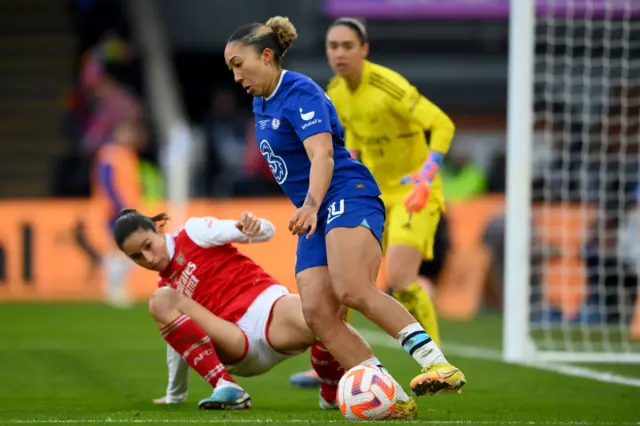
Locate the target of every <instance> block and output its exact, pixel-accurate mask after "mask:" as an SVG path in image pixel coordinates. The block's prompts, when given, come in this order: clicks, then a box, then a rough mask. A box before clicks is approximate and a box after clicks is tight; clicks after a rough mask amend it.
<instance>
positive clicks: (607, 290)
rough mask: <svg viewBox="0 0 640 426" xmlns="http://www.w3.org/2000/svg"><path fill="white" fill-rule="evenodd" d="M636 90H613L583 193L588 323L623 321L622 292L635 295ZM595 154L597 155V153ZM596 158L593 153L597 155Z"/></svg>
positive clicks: (639, 93)
mask: <svg viewBox="0 0 640 426" xmlns="http://www.w3.org/2000/svg"><path fill="white" fill-rule="evenodd" d="M639 97H640V86H625V87H615V88H613V90H612V91H611V96H610V100H609V104H608V105H607V106H606V108H605V113H606V114H607V116H608V117H609V119H608V120H607V121H606V124H607V126H606V127H605V128H603V132H602V135H603V136H604V138H602V140H601V142H600V144H599V145H598V147H597V148H596V149H594V151H595V152H596V155H594V156H593V158H594V160H593V162H592V164H591V165H590V167H591V172H592V173H590V174H589V176H590V185H589V188H588V189H589V192H590V194H591V198H592V199H593V200H594V201H595V203H596V208H597V210H596V219H595V222H594V224H593V226H592V227H591V228H590V231H591V232H590V235H589V238H588V240H587V243H586V245H585V247H584V260H585V265H586V268H587V277H588V282H589V292H588V297H587V306H586V311H587V312H588V313H589V315H590V318H591V319H592V320H594V321H606V322H609V323H619V322H620V321H623V322H628V321H629V320H630V318H627V317H626V316H625V312H627V310H626V309H625V306H626V305H627V303H628V298H627V296H626V295H627V293H629V296H630V297H631V299H633V300H635V298H636V297H637V286H638V274H637V271H636V268H635V265H634V259H633V255H632V254H631V253H633V252H634V250H635V249H634V247H633V243H632V242H631V241H630V240H628V238H629V237H628V234H629V233H633V232H635V231H634V229H635V221H636V218H635V216H636V214H637V213H636V212H637V205H638V198H637V188H638V181H639V180H640V138H639V137H638V135H639V134H640V104H638V102H637V99H638V98H639ZM598 151H599V152H598ZM598 154H599V155H598Z"/></svg>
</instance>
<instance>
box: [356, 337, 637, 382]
mask: <svg viewBox="0 0 640 426" xmlns="http://www.w3.org/2000/svg"><path fill="white" fill-rule="evenodd" d="M359 331H360V333H361V334H362V336H363V337H364V338H365V339H366V340H367V341H368V342H369V343H370V344H372V345H380V346H385V347H388V348H394V349H401V348H400V346H399V345H398V343H397V342H396V341H395V340H394V339H392V338H391V337H389V336H388V335H386V334H383V333H381V332H379V331H373V330H366V329H360V330H359ZM445 352H446V353H447V354H450V355H454V356H459V357H462V358H472V359H483V360H487V361H497V362H504V361H503V360H502V354H501V353H500V351H497V350H495V349H489V348H481V347H477V346H467V345H459V344H455V343H447V345H446V347H445ZM515 365H520V366H524V367H530V368H536V369H538V370H544V371H551V372H554V373H558V374H562V375H565V376H573V377H580V378H584V379H591V380H595V381H598V382H603V383H613V384H617V385H625V386H633V387H637V388H640V379H637V378H634V377H629V376H623V375H620V374H615V373H609V372H604V371H598V370H594V369H592V368H587V367H578V366H575V365H570V364H561V363H557V362H555V363H548V362H530V363H522V364H515Z"/></svg>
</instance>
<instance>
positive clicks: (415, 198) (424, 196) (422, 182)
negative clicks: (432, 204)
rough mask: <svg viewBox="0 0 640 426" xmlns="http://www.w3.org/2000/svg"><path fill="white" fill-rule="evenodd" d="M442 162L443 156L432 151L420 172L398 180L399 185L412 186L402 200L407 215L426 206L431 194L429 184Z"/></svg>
mask: <svg viewBox="0 0 640 426" xmlns="http://www.w3.org/2000/svg"><path fill="white" fill-rule="evenodd" d="M443 160H444V155H443V154H441V153H439V152H433V151H432V152H431V153H430V154H429V156H428V157H427V159H426V161H425V162H424V164H423V165H422V168H420V170H418V171H417V172H415V173H413V174H411V175H409V176H405V177H403V178H402V179H401V180H400V183H402V184H405V185H406V184H410V183H411V184H413V188H412V189H411V192H410V193H409V195H408V196H407V198H405V200H404V206H405V208H406V209H407V212H408V213H411V214H413V213H418V212H419V211H420V210H422V209H423V208H425V206H426V205H427V203H428V201H429V194H430V193H431V183H432V182H433V179H435V177H436V174H437V173H438V170H439V169H440V166H441V165H442V161H443Z"/></svg>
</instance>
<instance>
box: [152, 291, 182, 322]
mask: <svg viewBox="0 0 640 426" xmlns="http://www.w3.org/2000/svg"><path fill="white" fill-rule="evenodd" d="M179 302H180V295H179V294H178V292H177V291H175V290H174V289H172V288H170V287H162V288H159V289H157V290H156V291H155V292H154V293H153V295H152V296H151V299H149V313H150V314H151V316H152V317H153V318H154V319H155V320H156V322H157V323H158V324H163V325H166V324H168V323H170V322H171V321H173V320H174V319H175V316H176V310H177V306H178V303H179Z"/></svg>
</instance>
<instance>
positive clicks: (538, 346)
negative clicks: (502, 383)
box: [503, 0, 640, 363]
mask: <svg viewBox="0 0 640 426" xmlns="http://www.w3.org/2000/svg"><path fill="white" fill-rule="evenodd" d="M510 6H511V7H510V16H509V26H510V28H509V71H508V113H507V114H508V126H507V197H506V235H505V247H506V248H505V255H506V259H505V275H504V276H505V280H504V281H505V284H504V325H503V357H504V359H505V361H508V362H535V361H558V362H589V363H593V362H617V363H621V362H626V363H640V302H639V301H638V299H639V298H638V293H639V286H640V284H639V279H638V275H640V207H639V204H640V0H511V3H510Z"/></svg>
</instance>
